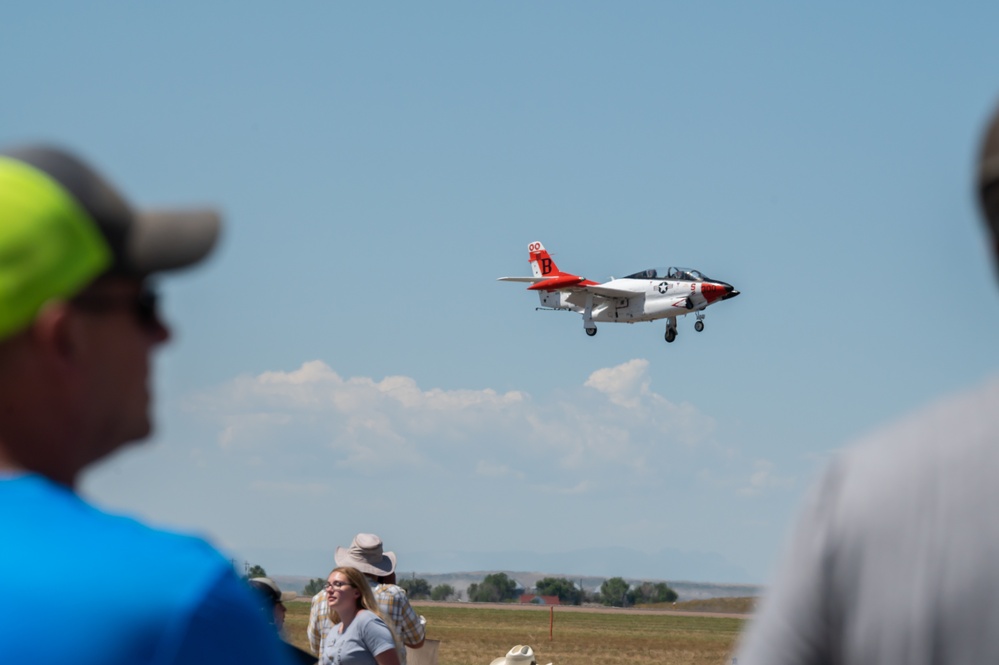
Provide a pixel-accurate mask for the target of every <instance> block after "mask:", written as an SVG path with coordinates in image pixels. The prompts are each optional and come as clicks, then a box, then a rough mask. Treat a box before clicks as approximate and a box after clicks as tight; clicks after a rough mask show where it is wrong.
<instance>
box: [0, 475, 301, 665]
mask: <svg viewBox="0 0 999 665" xmlns="http://www.w3.org/2000/svg"><path fill="white" fill-rule="evenodd" d="M250 594H251V591H250V589H249V588H248V587H247V585H246V584H244V583H243V582H242V581H240V579H239V578H238V577H236V574H235V572H234V571H233V569H232V566H231V565H230V564H229V562H227V561H226V560H225V559H224V558H223V557H222V555H220V554H219V553H218V552H216V551H215V550H214V549H213V548H212V547H211V546H210V545H209V544H208V543H206V542H205V541H203V540H201V539H198V538H193V537H190V536H182V535H178V534H173V533H167V532H164V531H157V530H155V529H152V528H150V527H147V526H145V525H143V524H140V523H139V522H137V521H135V520H132V519H129V518H125V517H119V516H114V515H109V514H107V513H104V512H102V511H100V510H98V509H96V508H94V507H93V506H91V505H89V504H87V503H86V502H85V501H83V500H82V499H80V497H78V496H77V495H76V494H74V493H73V492H72V491H71V490H69V489H67V488H66V487H64V486H62V485H58V484H56V483H53V482H51V481H49V480H47V479H45V478H43V477H41V476H37V475H24V476H16V477H12V478H11V477H8V478H4V477H0V663H38V664H47V663H53V664H55V663H59V664H60V665H63V664H65V663H73V664H74V665H97V664H98V663H99V664H101V665H126V664H127V665H139V664H145V663H149V664H153V663H155V664H156V665H161V664H163V665H165V664H167V663H187V664H191V665H195V664H200V663H205V664H207V663H212V665H218V663H226V662H234V663H240V664H241V665H246V664H247V663H261V664H263V663H268V664H270V663H280V664H284V663H286V662H287V661H286V660H285V655H284V654H283V653H282V652H281V650H280V649H281V645H280V641H279V640H278V638H277V634H276V632H275V631H274V628H273V627H271V626H268V625H267V624H266V623H265V621H264V617H263V615H262V614H261V613H260V611H259V609H258V608H257V606H256V605H257V603H255V600H254V598H253V597H252V596H251V595H250Z"/></svg>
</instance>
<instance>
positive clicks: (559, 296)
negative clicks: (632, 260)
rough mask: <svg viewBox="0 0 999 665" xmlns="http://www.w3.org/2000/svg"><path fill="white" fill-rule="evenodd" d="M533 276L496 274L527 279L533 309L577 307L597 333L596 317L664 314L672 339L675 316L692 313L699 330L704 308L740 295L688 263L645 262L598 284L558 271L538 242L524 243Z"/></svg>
mask: <svg viewBox="0 0 999 665" xmlns="http://www.w3.org/2000/svg"><path fill="white" fill-rule="evenodd" d="M527 251H528V253H529V259H528V260H529V261H530V262H531V270H532V272H533V273H534V276H533V277H500V278H499V281H501V282H529V283H530V284H531V286H529V287H527V289H528V290H529V291H537V292H538V296H539V297H540V299H541V307H539V308H538V309H561V310H569V311H571V312H580V313H581V314H582V315H583V330H585V331H586V334H587V335H589V336H590V337H593V336H594V335H596V334H597V325H596V322H597V321H600V322H601V323H602V322H605V321H607V322H611V323H637V322H639V321H655V320H656V319H666V341H667V342H672V341H673V340H674V339H676V317H678V316H685V315H687V314H690V313H693V314H694V316H695V317H697V322H696V323H695V324H694V330H696V331H697V332H701V331H702V330H704V310H705V309H707V307H708V305H712V304H714V303H716V302H720V301H722V300H728V299H729V298H734V297H736V296H737V295H739V292H738V291H736V290H735V287H733V286H732V285H731V284H727V283H726V282H719V281H718V280H716V279H711V278H709V277H706V276H705V275H703V274H701V273H700V272H698V271H696V270H690V269H688V268H649V269H648V270H642V271H640V272H636V273H635V274H633V275H628V276H627V277H621V278H620V279H614V278H611V280H610V281H609V282H604V283H603V284H600V283H598V282H593V281H590V280H588V279H585V278H583V277H580V276H579V275H573V274H572V273H568V272H563V271H561V270H559V269H558V266H556V265H555V261H553V260H552V257H551V256H550V255H549V254H548V251H547V250H546V249H545V248H544V245H542V244H541V243H540V242H532V243H531V244H529V245H528V246H527Z"/></svg>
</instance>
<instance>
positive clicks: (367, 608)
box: [319, 567, 399, 665]
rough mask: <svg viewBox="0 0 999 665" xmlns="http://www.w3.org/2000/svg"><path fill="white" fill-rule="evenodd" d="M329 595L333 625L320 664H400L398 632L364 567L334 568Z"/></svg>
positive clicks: (328, 585) (328, 583) (328, 579)
mask: <svg viewBox="0 0 999 665" xmlns="http://www.w3.org/2000/svg"><path fill="white" fill-rule="evenodd" d="M326 597H327V599H328V602H329V609H330V619H331V620H332V621H333V627H332V628H330V631H329V633H327V635H326V639H325V640H323V644H324V647H323V652H322V654H320V661H319V662H320V665H399V653H398V652H397V651H396V643H395V636H394V635H393V633H392V629H391V628H390V627H389V626H388V623H387V622H386V621H385V618H384V617H383V616H382V613H381V610H379V609H378V603H377V602H375V596H374V594H373V593H371V584H369V583H368V580H367V578H366V577H365V576H364V574H363V573H361V571H359V570H357V569H356V568H349V567H340V568H334V569H333V572H331V573H330V575H329V577H328V578H326Z"/></svg>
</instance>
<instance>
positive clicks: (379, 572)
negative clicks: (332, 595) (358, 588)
mask: <svg viewBox="0 0 999 665" xmlns="http://www.w3.org/2000/svg"><path fill="white" fill-rule="evenodd" d="M333 559H334V560H335V561H336V565H337V566H341V567H348V568H356V569H357V570H359V571H360V572H361V574H362V575H364V578H365V579H366V580H368V583H369V585H370V586H371V591H372V593H373V594H374V598H375V601H376V602H377V603H378V607H379V608H380V609H381V612H382V614H383V615H384V616H385V618H386V619H387V620H388V621H387V623H388V624H389V625H390V626H391V628H392V629H393V630H394V631H395V634H396V635H397V636H398V638H399V642H401V645H402V647H401V648H400V650H399V660H400V662H401V663H402V665H406V647H408V648H410V649H419V648H421V647H423V643H424V641H425V639H426V636H427V632H426V624H425V621H424V620H423V617H421V616H419V615H418V614H417V613H416V610H414V609H413V606H412V605H410V603H409V596H408V595H406V590H405V589H403V588H402V587H400V586H398V585H396V583H395V562H396V558H395V552H386V551H385V548H384V545H383V544H382V539H381V538H379V537H378V536H376V535H375V534H373V533H359V534H357V535H356V536H354V540H353V541H351V543H350V547H339V546H338V547H337V548H336V553H335V554H334V557H333ZM332 627H333V622H332V621H331V620H330V614H329V605H328V589H325V590H323V591H320V592H319V593H317V594H316V595H315V596H313V597H312V607H311V609H310V611H309V625H308V627H307V628H306V630H307V632H308V636H309V646H310V647H311V648H312V651H313V653H315V654H317V655H322V653H323V650H324V647H325V642H326V636H327V634H328V633H329V630H330V629H331V628H332Z"/></svg>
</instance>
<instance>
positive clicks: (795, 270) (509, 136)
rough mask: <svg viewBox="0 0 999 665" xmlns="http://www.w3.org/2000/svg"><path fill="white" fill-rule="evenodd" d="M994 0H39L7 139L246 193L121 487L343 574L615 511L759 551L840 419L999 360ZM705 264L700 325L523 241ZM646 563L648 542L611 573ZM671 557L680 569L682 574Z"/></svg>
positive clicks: (312, 567)
mask: <svg viewBox="0 0 999 665" xmlns="http://www.w3.org/2000/svg"><path fill="white" fill-rule="evenodd" d="M997 24H999V6H996V5H995V3H975V2H969V3H959V4H956V5H955V4H953V3H951V4H948V5H946V6H945V5H944V3H916V4H915V5H914V4H913V3H902V2H895V1H891V2H888V1H886V2H879V3H861V2H845V3H837V4H836V5H835V6H818V5H803V4H802V3H793V2H768V1H763V2H754V3H740V2H712V3H681V2H630V3H610V2H602V3H601V2H506V3H458V2H437V3H429V4H421V5H414V4H412V3H381V4H375V3H347V2H301V3H296V4H294V5H285V6H283V7H281V8H278V6H277V5H276V4H275V3H263V2H243V3H239V4H238V5H236V4H233V3H222V2H215V1H212V0H209V1H205V2H174V3H135V2H93V3H86V4H83V3H49V2H30V3H29V2H13V3H9V4H8V5H7V6H6V7H5V19H4V21H3V22H2V24H0V61H2V62H4V63H5V65H4V66H3V67H0V89H2V90H3V91H4V104H3V105H2V107H0V144H3V145H10V144H13V143H22V142H26V141H39V140H44V141H48V142H55V143H59V144H62V145H66V146H69V147H71V148H73V149H75V150H78V151H79V152H81V153H82V154H84V155H86V156H87V157H89V158H90V159H91V160H92V161H94V162H95V163H97V164H98V165H99V166H100V167H101V168H102V169H103V170H104V171H105V172H106V173H107V174H108V175H109V176H110V177H111V179H112V180H114V181H115V182H116V183H117V184H119V185H120V186H121V188H122V189H123V190H124V191H125V192H126V193H127V195H128V196H129V197H130V198H131V199H132V200H133V201H135V202H136V203H139V204H143V205H156V204H167V203H184V202H187V203H201V202H211V203H214V204H216V205H218V206H219V207H220V208H221V209H222V210H223V211H224V212H225V216H226V224H227V227H226V231H225V237H224V239H223V243H222V245H221V247H220V249H219V251H218V252H217V254H216V255H215V256H214V257H213V259H212V261H211V262H210V263H208V264H206V265H205V266H204V267H202V268H199V269H197V270H195V271H191V272H189V273H184V274H181V275H177V276H174V277H171V278H167V279H164V280H163V283H162V287H163V291H164V293H165V297H166V312H167V315H168V317H169V319H170V320H171V321H172V322H173V324H174V328H175V331H176V335H175V338H174V340H173V343H172V344H171V345H170V346H169V347H168V348H166V349H164V350H163V351H162V352H161V353H160V354H159V356H158V359H157V361H156V368H157V371H158V374H157V377H156V381H155V390H156V393H157V396H158V405H157V409H156V415H157V420H158V424H159V427H158V431H157V434H156V436H155V437H154V438H153V439H152V440H151V441H150V442H147V443H145V444H143V445H141V446H137V447H134V448H131V449H129V450H127V451H124V452H122V453H120V454H118V455H116V456H115V457H113V458H112V459H110V460H109V461H107V462H106V463H104V464H102V465H101V466H99V467H97V468H95V469H94V470H93V471H91V472H90V473H89V474H88V475H87V477H86V478H85V482H84V484H83V491H84V493H85V494H87V495H88V496H90V497H92V498H94V499H95V500H96V501H98V502H99V503H101V504H103V505H107V506H110V507H112V508H114V509H116V510H123V511H127V512H131V513H134V514H137V515H139V516H141V517H142V518H144V519H146V520H149V521H151V522H154V523H157V524H166V525H170V526H174V527H181V528H184V529H191V530H195V531H197V532H200V533H203V534H205V535H207V536H208V537H210V538H211V539H212V540H213V541H214V542H215V543H216V544H218V545H219V546H220V547H222V548H224V549H225V550H226V551H228V552H231V553H232V554H233V556H236V557H240V558H250V559H251V560H253V561H254V562H256V563H260V564H262V565H264V566H265V568H267V569H268V570H269V571H273V572H277V573H285V574H302V575H315V576H319V575H324V574H325V573H326V572H327V570H328V568H329V567H330V566H331V564H332V551H333V549H334V548H335V546H336V545H347V544H348V543H349V541H350V538H351V536H352V535H353V534H354V533H356V532H358V531H373V532H376V533H379V534H380V535H381V536H382V537H383V538H384V539H385V542H386V544H387V545H388V546H389V548H390V549H393V550H394V551H396V552H397V553H398V554H399V556H400V562H401V566H402V568H403V569H405V568H406V566H405V555H406V553H407V552H434V551H482V552H487V551H496V550H507V549H511V550H512V549H518V550H525V549H527V550H536V551H538V552H546V553H551V552H560V551H568V550H574V549H582V548H590V547H604V546H624V547H629V548H633V549H635V550H638V551H641V552H646V553H654V552H657V551H659V550H664V549H676V550H683V551H689V552H705V553H715V554H719V555H721V556H723V557H725V559H727V560H728V561H730V562H732V564H733V565H734V566H736V567H738V568H739V569H741V570H742V571H744V574H742V575H740V576H739V577H741V579H733V580H711V581H746V582H765V581H766V580H767V579H768V578H769V576H770V574H771V571H772V569H773V566H774V565H775V563H776V556H777V553H778V551H779V549H780V545H781V542H782V539H783V537H784V534H785V532H786V529H787V527H788V525H789V522H790V520H791V519H792V517H793V515H794V512H795V509H796V506H797V505H798V503H799V501H800V499H801V498H802V495H803V493H804V492H805V491H806V489H807V487H808V486H809V484H810V482H811V481H812V480H813V479H814V477H815V475H816V474H817V472H818V471H819V470H820V469H821V468H822V464H823V463H824V461H825V460H826V459H827V458H828V456H829V455H830V454H831V453H832V452H833V451H835V449H836V448H838V447H840V446H842V445H844V444H847V443H849V442H850V441H851V440H853V439H856V438H858V437H859V436H861V435H862V434H864V433H865V432H868V431H870V430H872V429H874V428H876V427H879V426H881V425H883V424H886V423H890V422H892V421H894V420H896V419H898V418H901V417H903V416H904V415H905V414H908V413H912V412H914V411H918V410H919V409H921V408H924V407H925V405H927V404H928V403H931V402H933V401H936V400H939V399H942V398H945V397H947V396H950V395H953V394H955V393H959V392H961V391H962V390H965V389H967V388H970V387H972V386H975V385H977V384H979V383H981V382H983V381H986V380H988V379H989V378H990V377H994V376H995V375H996V374H997V373H999V358H997V354H996V352H995V349H994V342H993V339H994V333H995V330H996V329H997V327H999V293H997V288H996V280H995V276H994V273H993V270H992V267H991V265H990V264H989V262H988V254H987V252H986V247H985V244H984V233H983V231H982V229H981V226H980V223H979V221H978V218H977V216H976V209H975V206H974V201H973V198H972V195H971V192H972V174H973V164H974V155H975V151H976V148H977V142H978V139H979V136H980V133H981V130H982V128H983V125H984V123H985V121H986V119H987V117H988V115H989V113H990V111H991V110H992V108H993V105H994V104H995V103H996V102H997V101H999V49H996V47H995V38H994V26H995V25H997ZM533 240H541V241H542V242H544V243H545V245H546V247H547V248H548V249H549V250H550V251H551V252H552V254H553V256H554V257H555V259H556V260H557V261H558V263H559V265H560V267H562V268H563V269H566V270H570V271H573V272H576V273H578V274H582V275H584V276H586V277H588V278H590V279H595V280H605V279H607V278H609V277H610V276H612V275H614V276H621V275H624V274H628V273H631V272H634V271H636V270H639V269H643V268H647V267H650V266H661V265H683V266H689V267H694V268H697V269H700V270H701V271H703V272H704V273H706V274H708V275H711V276H713V277H717V278H718V279H722V280H725V281H727V282H730V283H732V284H734V285H735V286H736V287H737V288H738V289H740V290H741V291H742V295H741V296H740V297H739V298H737V299H735V300H732V301H729V302H726V303H723V304H721V305H719V306H717V307H712V308H711V309H709V310H708V312H707V319H706V329H705V331H704V332H703V333H695V332H694V331H693V320H692V317H689V318H691V320H686V319H684V320H681V321H680V336H679V338H678V340H677V341H676V342H675V343H673V344H670V345H667V344H666V343H665V342H664V341H663V335H662V333H663V326H662V325H661V322H656V323H650V324H636V325H633V326H627V325H603V326H601V327H600V333H599V334H598V335H597V336H596V337H595V338H592V339H591V338H589V337H587V336H586V335H584V334H583V330H582V325H581V322H580V320H579V317H578V316H576V315H572V314H565V313H552V312H537V311H535V310H534V307H535V306H536V305H537V298H536V297H535V296H534V295H533V294H530V293H528V292H526V291H525V290H524V288H523V286H524V285H520V284H508V283H501V282H497V281H495V278H496V277H499V276H504V275H523V274H529V273H528V271H529V266H528V265H527V244H528V243H529V242H531V241H533ZM621 574H623V575H627V574H628V571H621ZM662 576H663V577H664V578H666V579H669V578H670V577H671V574H670V571H668V570H664V571H663V575H662Z"/></svg>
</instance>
